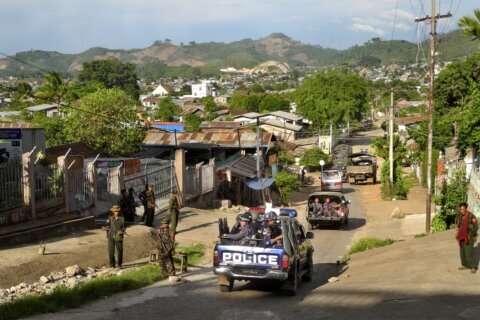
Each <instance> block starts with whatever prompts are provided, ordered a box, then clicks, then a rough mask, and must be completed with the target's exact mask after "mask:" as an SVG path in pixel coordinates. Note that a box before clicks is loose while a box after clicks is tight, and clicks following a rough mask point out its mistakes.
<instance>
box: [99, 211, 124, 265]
mask: <svg viewBox="0 0 480 320" xmlns="http://www.w3.org/2000/svg"><path fill="white" fill-rule="evenodd" d="M120 210H121V208H120V206H118V205H114V206H113V207H112V208H111V209H110V211H111V212H112V215H111V216H110V217H109V218H108V220H107V225H106V227H103V230H105V231H107V239H108V257H109V260H110V261H109V262H110V268H115V251H116V252H117V262H118V264H117V266H118V268H119V269H122V262H123V236H124V235H125V218H123V217H121V216H120Z"/></svg>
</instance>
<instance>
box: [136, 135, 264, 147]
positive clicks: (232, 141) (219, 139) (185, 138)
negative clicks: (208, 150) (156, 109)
mask: <svg viewBox="0 0 480 320" xmlns="http://www.w3.org/2000/svg"><path fill="white" fill-rule="evenodd" d="M176 135H177V137H176V141H177V143H176V144H175V133H172V132H160V131H157V130H150V131H149V132H148V133H147V136H146V137H145V139H144V140H143V146H146V147H174V146H176V145H177V146H181V145H185V146H186V147H188V144H203V145H205V146H217V147H231V148H236V147H238V146H239V144H238V132H236V131H227V132H225V131H220V132H180V133H177V134H176ZM260 136H261V137H262V142H261V145H262V146H268V145H269V143H270V141H271V140H272V134H271V133H267V132H264V133H262V132H261V133H260ZM256 138H257V135H256V133H254V132H247V131H240V145H241V147H242V149H243V148H255V147H256V146H257V139H256Z"/></svg>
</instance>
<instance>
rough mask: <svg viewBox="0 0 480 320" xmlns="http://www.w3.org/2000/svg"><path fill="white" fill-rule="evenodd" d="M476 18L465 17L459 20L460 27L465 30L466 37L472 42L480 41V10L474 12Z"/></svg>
mask: <svg viewBox="0 0 480 320" xmlns="http://www.w3.org/2000/svg"><path fill="white" fill-rule="evenodd" d="M473 14H474V16H473V17H472V16H463V17H462V18H461V19H460V20H458V26H459V27H460V28H462V29H463V33H464V34H465V35H466V36H469V37H472V40H475V39H480V9H475V10H473Z"/></svg>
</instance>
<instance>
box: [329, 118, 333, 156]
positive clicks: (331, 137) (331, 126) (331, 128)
mask: <svg viewBox="0 0 480 320" xmlns="http://www.w3.org/2000/svg"><path fill="white" fill-rule="evenodd" d="M332 143H333V125H332V124H331V123H330V144H329V146H328V153H330V154H331V153H332Z"/></svg>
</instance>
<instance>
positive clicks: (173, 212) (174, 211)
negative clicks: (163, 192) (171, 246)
mask: <svg viewBox="0 0 480 320" xmlns="http://www.w3.org/2000/svg"><path fill="white" fill-rule="evenodd" d="M168 212H169V213H170V220H171V224H170V226H171V230H170V232H171V233H172V237H173V240H175V235H176V234H177V225H178V216H179V215H180V205H179V204H178V198H177V191H175V190H173V191H172V196H171V197H170V201H169V202H168Z"/></svg>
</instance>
